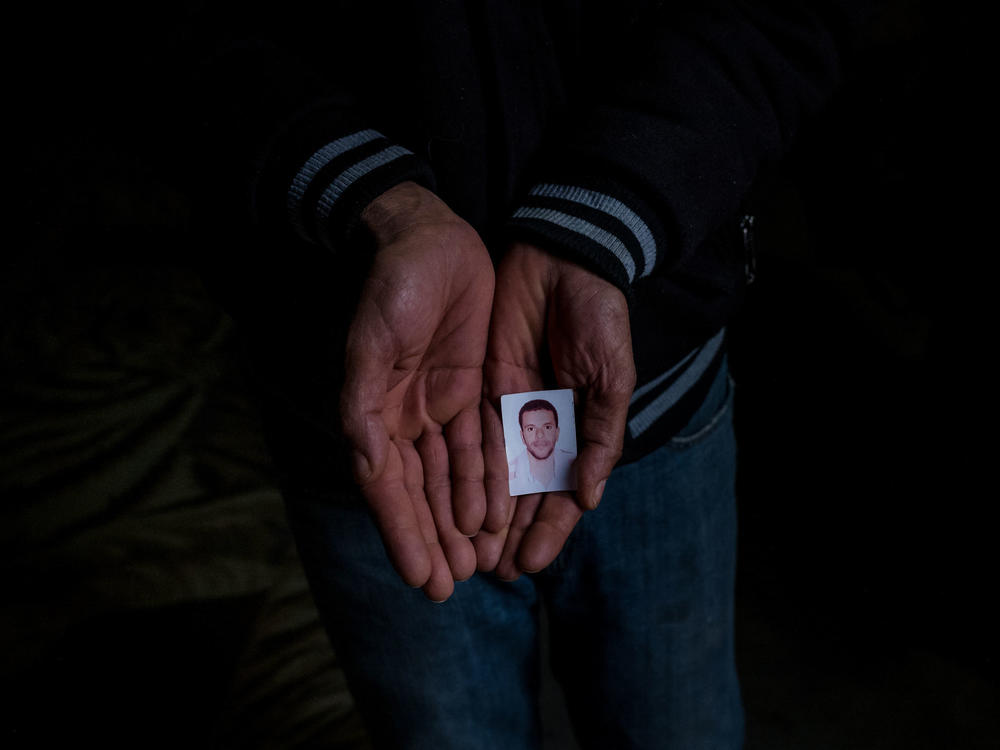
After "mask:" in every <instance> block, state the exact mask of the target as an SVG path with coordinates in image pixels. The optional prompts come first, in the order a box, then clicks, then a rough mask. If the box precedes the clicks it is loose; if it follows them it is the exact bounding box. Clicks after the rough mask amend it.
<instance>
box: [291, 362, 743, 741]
mask: <svg viewBox="0 0 1000 750" xmlns="http://www.w3.org/2000/svg"><path fill="white" fill-rule="evenodd" d="M731 401H732V394H731V384H730V381H729V379H728V373H727V371H726V370H725V368H723V371H722V372H721V373H720V375H719V377H718V378H717V379H716V382H715V384H714V385H713V387H712V389H711V391H710V393H709V395H708V397H707V398H706V400H705V402H704V404H703V405H702V407H701V408H700V410H699V411H698V413H697V414H695V416H694V417H693V418H692V419H691V421H690V422H689V424H688V425H687V427H686V428H685V429H684V430H682V431H681V433H680V434H679V435H678V436H677V437H676V438H674V440H673V441H672V442H670V443H669V444H668V445H665V446H663V447H662V448H660V449H659V450H657V451H655V452H654V453H652V454H650V455H647V456H646V457H645V458H643V459H642V460H640V461H638V462H635V463H633V464H629V465H626V466H623V467H620V468H618V469H617V470H616V471H615V472H614V474H613V476H612V479H611V480H610V481H609V482H608V485H607V490H606V492H605V495H604V499H603V501H602V502H601V505H600V507H599V508H598V509H597V510H596V511H593V512H591V513H588V514H586V515H585V516H584V518H583V520H582V521H581V522H580V524H579V525H578V526H577V528H576V530H575V531H574V532H573V534H572V536H571V537H570V539H569V541H568V543H567V544H566V547H565V548H564V549H563V551H562V553H561V554H560V555H559V557H558V558H557V559H556V560H555V562H554V563H553V564H552V565H551V566H550V567H549V568H548V569H546V570H545V571H543V572H541V573H539V574H537V575H531V576H522V577H521V578H520V579H518V580H517V581H515V582H513V583H507V582H503V581H500V580H498V579H496V578H494V577H493V576H491V575H481V574H477V575H475V576H474V577H473V578H472V579H471V580H469V581H466V582H464V583H461V584H458V585H457V586H456V590H455V594H454V595H453V596H452V597H451V599H449V600H448V601H447V602H445V603H444V604H434V603H432V602H430V601H428V600H427V599H426V598H425V597H424V595H423V593H421V592H420V591H419V590H413V589H410V588H409V587H407V586H406V585H405V584H404V583H402V581H400V579H399V578H398V576H397V575H396V573H395V572H394V571H393V569H392V567H391V566H390V564H389V562H388V560H387V558H386V555H385V551H384V549H383V546H382V542H381V540H380V538H379V535H378V533H377V531H376V529H375V527H374V525H373V524H372V521H371V520H370V519H369V516H368V514H367V512H366V510H365V506H364V505H363V503H362V501H361V500H360V498H359V496H358V495H357V494H356V493H355V491H354V490H353V489H351V488H350V484H349V483H348V482H343V483H339V484H338V486H329V483H328V482H327V485H328V486H323V487H318V486H315V485H313V486H310V485H309V482H308V480H309V477H307V476H291V475H289V476H288V477H287V478H286V481H285V488H284V490H285V495H286V500H287V503H288V510H289V517H290V521H291V524H292V528H293V531H294V532H295V536H296V539H297V542H298V545H299V550H300V554H301V557H302V560H303V563H304V565H305V568H306V571H307V574H308V576H309V578H310V582H311V585H312V588H313V592H314V595H315V598H316V601H317V604H318V606H319V610H320V614H321V616H322V618H323V621H324V623H325V625H326V627H327V630H328V632H329V634H330V637H331V639H332V641H333V644H334V647H335V648H336V650H337V654H338V657H339V658H340V660H341V663H342V665H343V668H344V670H345V673H346V675H347V677H348V681H349V684H350V687H351V691H352V693H353V694H354V697H355V700H356V702H357V705H358V707H359V709H360V711H361V713H362V715H363V717H364V718H365V721H366V724H367V726H368V728H369V731H370V733H371V735H372V738H373V740H374V742H375V744H376V746H378V747H386V748H433V749H434V750H445V749H447V748H455V749H456V750H467V749H468V748H473V747H476V748H486V749H492V748H498V749H499V748H503V749H504V750H519V749H521V748H534V747H537V746H538V745H539V742H540V737H541V732H540V726H539V711H538V705H537V704H538V701H537V696H538V688H539V682H540V665H539V644H538V632H539V624H538V623H539V607H540V606H544V607H546V609H547V614H548V619H549V623H550V637H551V641H550V652H551V657H552V662H551V666H552V670H553V673H554V675H555V676H556V678H557V679H558V681H559V682H560V684H561V685H562V687H563V689H564V692H565V695H566V698H567V704H568V707H569V712H570V717H571V719H572V721H573V724H574V729H575V730H576V734H577V737H578V740H579V742H580V744H581V746H582V747H584V748H602V749H606V748H616V749H624V748H677V749H679V750H697V749H700V748H705V749H706V750H707V749H708V748H711V749H712V750H718V749H720V748H738V747H740V746H741V744H742V734H743V713H742V708H741V703H740V696H739V686H738V683H737V678H736V672H735V665H734V654H733V589H734V573H735V571H734V568H735V547H736V513H735V497H734V487H733V484H734V475H735V463H736V455H735V443H734V438H733V431H732V418H731V417H732V409H731ZM279 437H280V436H279ZM302 438H303V434H302V433H301V432H300V433H299V434H298V435H297V439H298V440H302ZM313 447H315V446H313Z"/></svg>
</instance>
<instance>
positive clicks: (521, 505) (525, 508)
mask: <svg viewBox="0 0 1000 750" xmlns="http://www.w3.org/2000/svg"><path fill="white" fill-rule="evenodd" d="M543 497H545V496H544V495H541V494H534V495H521V496H520V497H518V498H517V507H516V508H515V510H514V517H513V519H511V522H510V528H509V529H508V531H507V539H506V540H505V541H504V547H503V552H502V553H501V555H500V561H499V562H498V563H497V567H496V570H495V573H496V575H497V577H498V578H501V579H503V580H505V581H513V580H514V579H515V578H517V577H518V576H520V575H521V573H522V569H521V568H520V566H518V564H517V552H518V548H519V547H520V545H521V540H522V539H523V538H524V534H525V532H526V531H527V530H528V528H529V527H530V526H531V524H532V521H534V518H535V512H536V511H537V510H538V507H539V505H540V504H541V502H542V498H543Z"/></svg>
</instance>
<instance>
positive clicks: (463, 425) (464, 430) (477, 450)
mask: <svg viewBox="0 0 1000 750" xmlns="http://www.w3.org/2000/svg"><path fill="white" fill-rule="evenodd" d="M445 441H446V442H447V445H448V459H449V461H450V465H451V492H452V496H451V505H452V509H453V512H454V515H455V526H456V527H457V528H458V530H459V531H460V532H462V533H463V534H465V536H467V537H471V536H473V535H475V534H476V533H477V532H478V531H479V529H480V528H481V527H482V525H483V519H484V518H485V517H486V507H487V506H486V487H485V484H484V480H485V467H484V463H483V431H482V426H481V423H480V414H479V406H478V404H477V405H476V406H470V407H468V408H465V409H462V411H460V412H459V413H458V414H457V415H456V416H455V418H454V419H453V420H452V421H451V422H449V423H448V425H447V426H446V427H445Z"/></svg>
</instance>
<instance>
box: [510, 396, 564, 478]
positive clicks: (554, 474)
mask: <svg viewBox="0 0 1000 750" xmlns="http://www.w3.org/2000/svg"><path fill="white" fill-rule="evenodd" d="M503 412H504V434H505V436H506V437H507V460H508V469H509V475H508V477H509V482H510V494H511V496H515V495H529V494H532V493H536V492H555V491H559V490H572V489H575V481H574V462H575V461H576V424H575V420H574V418H573V392H572V391H570V390H560V391H539V392H532V393H521V394H515V395H513V396H509V397H505V403H504V404H503ZM560 414H562V415H563V418H562V419H560ZM560 423H561V424H562V426H560Z"/></svg>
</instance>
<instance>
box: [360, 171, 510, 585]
mask: <svg viewBox="0 0 1000 750" xmlns="http://www.w3.org/2000/svg"><path fill="white" fill-rule="evenodd" d="M362 219H363V221H364V222H365V223H366V224H367V226H368V227H369V229H370V230H371V231H372V233H373V235H374V238H375V243H376V246H377V250H376V253H375V260H374V264H373V266H372V269H371V272H370V274H369V277H368V279H367V281H366V282H365V285H364V287H363V290H362V294H361V301H360V302H359V304H358V309H357V312H356V314H355V318H354V321H353V323H352V324H351V329H350V332H349V334H348V341H347V353H346V368H347V372H346V380H345V385H344V390H343V392H342V394H341V415H342V418H343V426H344V433H345V435H346V436H347V438H348V440H350V442H351V443H352V445H353V446H354V451H355V452H354V465H355V471H354V473H355V478H356V480H357V482H358V484H359V485H360V486H361V491H362V493H363V494H364V496H365V499H366V500H367V502H368V505H369V507H370V508H371V510H372V512H373V515H374V518H375V522H376V524H377V525H378V528H379V531H380V532H381V535H382V540H383V542H384V543H385V547H386V550H387V552H388V554H389V557H390V559H391V561H392V563H393V565H394V566H395V568H396V570H397V571H398V572H399V574H400V576H401V577H402V578H403V580H404V581H405V582H406V583H407V584H409V585H410V586H420V587H423V590H424V592H425V594H426V595H427V596H428V597H429V598H430V599H433V600H435V601H443V600H444V599H447V598H448V597H449V596H450V595H451V593H452V591H453V590H454V581H456V580H464V579H466V578H468V577H469V576H471V575H472V574H473V573H474V572H475V568H476V556H475V550H474V548H473V546H472V543H471V542H470V540H469V537H470V536H471V535H473V534H475V533H476V532H477V531H478V530H479V527H480V525H481V524H482V521H483V517H484V514H485V512H486V499H485V493H484V489H483V457H482V447H481V442H482V430H481V427H480V413H479V402H480V398H481V394H482V366H483V357H484V355H485V352H486V335H487V330H488V326H489V318H490V306H491V304H492V299H493V265H492V262H491V260H490V257H489V254H488V253H487V251H486V248H485V247H484V246H483V243H482V241H481V240H480V238H479V236H478V235H477V234H476V232H475V230H474V229H472V227H470V226H469V225H468V224H467V223H466V222H464V221H463V220H462V219H460V218H459V217H458V216H456V215H455V214H454V213H453V212H452V211H451V210H450V209H449V208H448V207H447V206H446V205H445V204H444V203H443V202H442V201H441V200H440V199H438V198H437V196H435V195H434V194H433V193H431V192H430V191H428V190H426V189H424V188H422V187H420V186H418V185H416V184H414V183H403V184H401V185H398V186H396V187H394V188H392V189H391V190H388V191H387V192H386V193H384V194H383V195H382V196H380V197H379V198H378V199H376V200H375V201H373V202H372V204H370V205H369V206H368V208H366V209H365V212H364V213H363V214H362Z"/></svg>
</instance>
